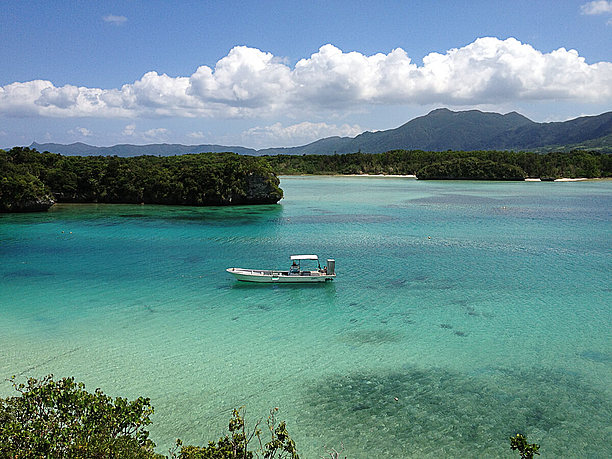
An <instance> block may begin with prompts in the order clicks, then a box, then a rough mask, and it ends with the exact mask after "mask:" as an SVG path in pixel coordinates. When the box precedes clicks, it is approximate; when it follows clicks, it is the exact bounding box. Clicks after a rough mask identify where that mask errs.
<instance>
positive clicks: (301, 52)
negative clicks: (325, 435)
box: [0, 0, 612, 148]
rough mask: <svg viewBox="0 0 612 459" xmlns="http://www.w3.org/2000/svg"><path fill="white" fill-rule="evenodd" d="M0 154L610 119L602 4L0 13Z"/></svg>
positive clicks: (210, 4)
mask: <svg viewBox="0 0 612 459" xmlns="http://www.w3.org/2000/svg"><path fill="white" fill-rule="evenodd" d="M1 6H2V14H0V62H2V65H1V66H0V146H3V147H11V146H14V145H30V144H31V143H32V142H34V141H36V142H39V143H44V142H55V143H73V142H84V143H88V144H90V145H98V146H110V145H116V144H120V143H131V144H149V143H182V144H190V145H192V144H221V145H228V146H234V145H240V146H245V147H251V148H267V147H283V146H296V145H303V144H306V143H309V142H312V141H315V140H317V139H320V138H323V137H329V136H334V135H340V136H350V137H353V136H355V135H358V134H360V133H361V132H364V131H376V130H383V129H392V128H395V127H398V126H400V125H402V124H404V123H406V122H407V121H409V120H411V119H413V118H415V117H418V116H423V115H425V114H427V113H428V112H430V111H431V110H433V109H436V108H440V107H447V108H449V109H451V110H472V109H477V110H482V111H492V112H498V113H508V112H511V111H517V112H519V113H521V114H523V115H525V116H527V117H528V118H530V119H532V120H534V121H538V122H549V121H564V120H567V119H572V118H576V117H579V116H584V115H596V114H600V113H603V112H606V111H610V110H612V1H608V0H597V1H585V0H577V1H574V0H529V1H525V0H513V1H507V0H464V1H460V0H455V1H452V0H404V1H391V0H377V1H366V0H351V1H344V0H342V1H333V0H325V1H319V0H313V1H308V0H301V1H293V0H283V1H268V0H259V1H245V0H243V1H233V0H225V1H204V0H203V1H180V0H175V1H158V0H143V1H140V0H122V1H99V0H98V1H90V0H79V1H77V0H75V1H61V0H56V1H48V0H45V1H36V0H30V1H23V0H2V3H1Z"/></svg>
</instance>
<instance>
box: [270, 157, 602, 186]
mask: <svg viewBox="0 0 612 459" xmlns="http://www.w3.org/2000/svg"><path fill="white" fill-rule="evenodd" d="M264 158H265V159H266V160H267V161H268V163H269V164H270V166H271V167H272V169H273V170H274V171H275V172H276V173H277V174H279V175H297V174H400V175H416V176H417V177H418V178H421V179H427V178H436V179H487V180H509V179H512V180H522V179H523V178H525V177H538V178H560V177H566V178H576V177H585V178H595V177H611V176H612V155H609V154H602V153H598V152H584V151H573V152H570V153H547V154H537V153H529V152H512V151H444V152H435V151H423V150H392V151H388V152H386V153H376V154H368V153H350V154H345V155H305V156H293V155H275V156H265V157H264Z"/></svg>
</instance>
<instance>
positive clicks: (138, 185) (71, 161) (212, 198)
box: [0, 147, 283, 212]
mask: <svg viewBox="0 0 612 459" xmlns="http://www.w3.org/2000/svg"><path fill="white" fill-rule="evenodd" d="M0 171H1V175H0V211H4V212H16V211H17V212H18V211H34V210H45V209H46V208H48V207H50V206H51V205H52V204H53V202H73V203H85V202H95V203H115V204H116V203H123V204H141V203H143V204H169V205H191V206H203V205H236V204H275V203H277V202H278V201H279V200H280V199H281V198H282V196H283V192H282V190H281V189H280V188H279V186H278V185H279V180H278V178H277V177H276V175H275V174H274V173H273V171H272V169H271V168H270V166H269V164H268V163H267V162H265V161H264V160H262V159H260V158H257V157H253V156H240V155H237V154H234V153H201V154H190V155H180V156H167V157H158V156H136V157H131V158H119V157H116V156H86V157H85V156H62V155H59V154H54V153H48V152H45V153H39V152H37V151H36V150H32V149H29V148H21V147H16V148H13V149H11V150H9V151H8V152H6V151H2V150H0Z"/></svg>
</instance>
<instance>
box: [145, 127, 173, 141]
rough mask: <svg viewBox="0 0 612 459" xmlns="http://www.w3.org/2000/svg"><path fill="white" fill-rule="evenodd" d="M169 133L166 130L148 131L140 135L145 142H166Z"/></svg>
mask: <svg viewBox="0 0 612 459" xmlns="http://www.w3.org/2000/svg"><path fill="white" fill-rule="evenodd" d="M169 132H170V131H168V129H166V128H155V129H149V130H147V131H145V132H143V133H142V137H143V138H144V139H145V140H150V141H158V142H162V141H165V140H168V133H169Z"/></svg>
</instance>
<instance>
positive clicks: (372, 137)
mask: <svg viewBox="0 0 612 459" xmlns="http://www.w3.org/2000/svg"><path fill="white" fill-rule="evenodd" d="M30 147H31V148H35V149H36V150H38V151H50V152H52V153H61V154H63V155H83V156H89V155H105V156H106V155H117V156H138V155H156V156H169V155H179V154H186V153H201V152H213V153H219V152H227V151H230V152H234V153H238V154H242V155H276V154H288V155H303V154H323V155H329V154H335V153H337V154H343V153H355V152H359V151H360V152H363V153H383V152H385V151H389V150H395V149H404V150H427V151H446V150H465V151H470V150H517V151H518V150H523V151H535V152H538V153H545V152H548V151H569V150H572V149H585V150H594V151H600V152H602V153H612V112H606V113H602V114H601V115H596V116H583V117H580V118H575V119H572V120H569V121H563V122H551V123H537V122H535V121H532V120H530V119H529V118H527V117H525V116H523V115H521V114H519V113H516V112H511V113H507V114H505V115H502V114H499V113H490V112H481V111H478V110H468V111H459V112H454V111H451V110H448V109H446V108H440V109H437V110H433V111H432V112H430V113H428V114H427V115H425V116H421V117H418V118H414V119H413V120H411V121H409V122H407V123H406V124H403V125H402V126H400V127H398V128H395V129H389V130H384V131H377V132H364V133H362V134H359V135H358V136H356V137H327V138H324V139H320V140H317V141H315V142H312V143H309V144H307V145H302V146H299V147H288V148H266V149H262V150H255V149H252V148H245V147H236V146H223V145H209V144H205V145H181V144H151V145H129V144H123V145H114V146H112V147H95V146H91V145H87V144H84V143H73V144H70V145H62V144H54V143H43V144H39V143H36V142H34V143H32V145H31V146H30Z"/></svg>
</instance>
